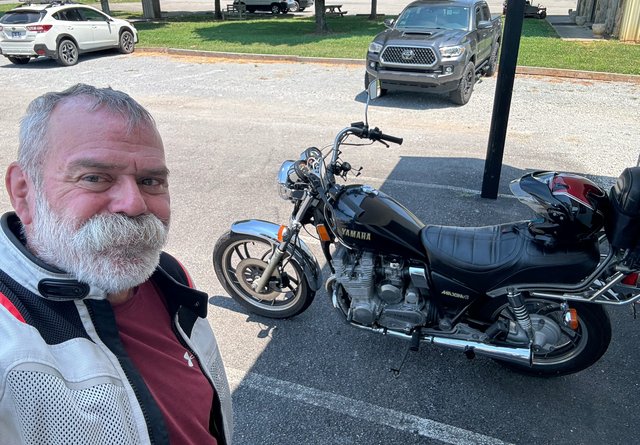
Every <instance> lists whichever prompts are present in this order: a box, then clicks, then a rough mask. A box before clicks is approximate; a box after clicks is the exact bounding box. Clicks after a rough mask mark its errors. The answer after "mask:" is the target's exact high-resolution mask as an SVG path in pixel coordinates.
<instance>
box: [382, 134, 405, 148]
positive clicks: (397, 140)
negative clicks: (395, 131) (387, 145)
mask: <svg viewBox="0 0 640 445" xmlns="http://www.w3.org/2000/svg"><path fill="white" fill-rule="evenodd" d="M380 139H381V140H383V141H388V142H392V143H394V144H398V145H402V142H403V141H404V139H403V138H397V137H395V136H390V135H388V134H384V133H380Z"/></svg>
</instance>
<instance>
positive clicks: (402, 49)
mask: <svg viewBox="0 0 640 445" xmlns="http://www.w3.org/2000/svg"><path fill="white" fill-rule="evenodd" d="M380 59H381V60H382V62H383V63H386V64H394V65H397V64H399V65H424V66H431V65H433V64H434V63H436V54H435V53H434V52H433V50H432V49H431V48H419V47H412V46H387V47H386V48H385V49H384V51H383V52H382V55H381V57H380Z"/></svg>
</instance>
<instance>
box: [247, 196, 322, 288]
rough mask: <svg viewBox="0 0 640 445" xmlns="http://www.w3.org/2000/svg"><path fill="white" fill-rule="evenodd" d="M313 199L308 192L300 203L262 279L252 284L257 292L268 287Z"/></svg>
mask: <svg viewBox="0 0 640 445" xmlns="http://www.w3.org/2000/svg"><path fill="white" fill-rule="evenodd" d="M311 201H313V195H311V194H310V193H307V196H306V197H305V199H304V201H303V202H302V204H301V205H300V208H299V209H298V213H296V214H295V215H294V216H293V217H292V218H291V220H290V221H289V225H288V226H287V228H286V229H285V231H284V233H283V234H282V241H281V242H280V244H278V246H276V248H275V251H274V252H273V255H271V258H269V262H268V263H267V267H266V268H265V270H264V272H263V273H262V275H261V276H260V279H258V281H257V282H254V283H253V284H252V285H251V287H253V289H254V290H255V291H256V292H258V293H260V292H262V291H264V288H265V287H266V285H267V283H268V282H269V279H270V278H271V276H272V275H273V272H274V271H275V270H276V268H277V267H278V264H280V260H282V257H283V256H284V254H285V252H286V251H287V247H288V246H289V244H290V243H291V240H292V239H293V237H294V236H295V235H296V234H297V233H298V232H299V231H300V227H302V224H300V219H302V217H303V216H304V214H305V212H306V211H307V209H308V208H309V205H310V204H311Z"/></svg>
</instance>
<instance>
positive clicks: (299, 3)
mask: <svg viewBox="0 0 640 445" xmlns="http://www.w3.org/2000/svg"><path fill="white" fill-rule="evenodd" d="M294 3H295V4H296V8H295V9H293V8H291V10H292V11H299V12H302V11H304V10H305V9H307V8H310V7H312V6H313V0H295V1H294Z"/></svg>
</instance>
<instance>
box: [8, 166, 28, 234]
mask: <svg viewBox="0 0 640 445" xmlns="http://www.w3.org/2000/svg"><path fill="white" fill-rule="evenodd" d="M4 181H5V185H6V187H7V192H8V193H9V198H10V199H11V205H12V206H13V208H14V209H15V211H16V214H17V215H18V218H20V221H22V224H24V225H28V224H31V222H32V220H33V214H32V207H31V205H30V203H31V202H35V201H34V199H33V198H34V196H33V193H35V190H34V186H33V183H32V182H31V181H30V180H29V178H28V177H27V175H26V174H25V173H24V171H23V170H22V168H21V167H20V166H19V165H18V163H17V162H12V163H11V164H10V165H9V168H7V174H6V176H5V178H4Z"/></svg>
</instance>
